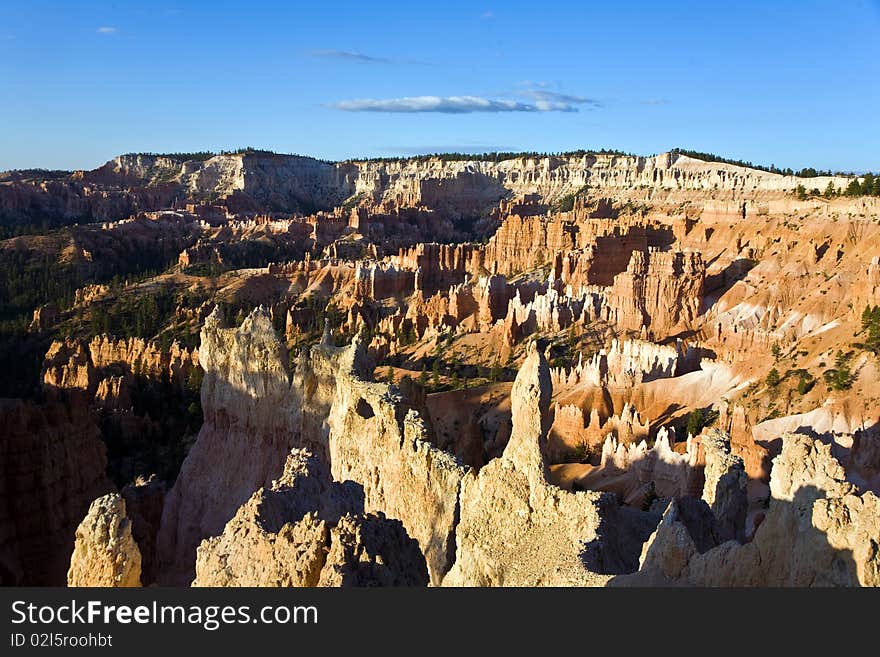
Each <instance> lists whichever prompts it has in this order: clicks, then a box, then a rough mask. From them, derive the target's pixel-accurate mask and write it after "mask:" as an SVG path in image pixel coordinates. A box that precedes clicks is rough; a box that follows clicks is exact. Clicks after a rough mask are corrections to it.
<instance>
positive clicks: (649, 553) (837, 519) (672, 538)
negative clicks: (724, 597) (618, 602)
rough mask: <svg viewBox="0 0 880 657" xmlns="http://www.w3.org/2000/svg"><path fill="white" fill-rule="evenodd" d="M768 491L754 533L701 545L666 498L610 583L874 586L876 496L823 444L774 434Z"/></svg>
mask: <svg viewBox="0 0 880 657" xmlns="http://www.w3.org/2000/svg"><path fill="white" fill-rule="evenodd" d="M782 442H783V445H782V452H781V453H780V454H779V455H778V456H777V457H776V458H774V459H773V470H772V472H771V477H770V488H771V493H772V498H771V500H770V507H769V509H768V511H767V514H766V517H765V519H764V521H763V522H762V523H761V524H760V526H759V527H758V528H757V530H756V532H755V536H754V539H753V540H752V541H750V542H748V543H745V544H741V543H740V542H738V541H736V540H729V541H726V542H724V543H721V544H720V545H718V546H717V547H711V548H710V549H705V547H703V546H700V545H698V543H697V541H695V539H694V536H693V532H692V531H690V530H689V529H688V527H687V526H686V525H687V523H685V522H683V520H682V517H681V513H680V510H679V509H678V508H677V507H676V506H675V505H671V506H670V508H669V509H667V511H666V514H665V516H664V518H663V521H662V522H661V524H660V526H659V527H658V529H657V531H656V532H655V533H654V534H653V535H652V536H651V538H649V539H648V541H647V542H646V543H645V546H644V549H643V552H642V560H641V568H640V570H639V572H638V573H635V574H632V575H626V576H621V577H619V578H616V579H615V581H614V582H612V583H613V584H615V585H642V586H644V585H651V584H655V585H656V584H659V585H670V584H677V585H690V586H878V585H880V539H878V536H880V520H878V519H880V499H878V498H877V496H876V495H874V493H872V492H865V493H862V494H858V492H857V489H856V488H855V487H854V486H853V485H852V484H850V483H849V482H847V481H846V479H845V473H844V470H843V467H842V466H841V465H840V464H839V463H838V462H837V461H836V460H835V459H834V458H833V457H832V455H831V449H830V447H829V446H828V445H825V444H823V443H821V442H816V441H814V440H813V439H812V438H810V437H808V436H804V435H801V434H787V435H785V436H783V438H782Z"/></svg>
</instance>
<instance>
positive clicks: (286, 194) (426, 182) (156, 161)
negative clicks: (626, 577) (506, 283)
mask: <svg viewBox="0 0 880 657" xmlns="http://www.w3.org/2000/svg"><path fill="white" fill-rule="evenodd" d="M829 181H833V183H834V185H835V187H838V188H841V189H842V188H844V187H846V185H847V183H848V179H846V178H843V177H818V178H812V179H810V181H809V184H811V185H814V186H816V187H817V188H819V189H824V188H825V186H827V184H828V182H829ZM801 182H802V179H799V178H795V177H794V176H782V175H778V174H772V173H767V172H765V171H758V170H755V169H747V168H744V167H738V166H734V165H729V164H722V163H716V162H704V161H702V160H695V159H693V158H690V157H687V156H684V155H678V154H673V153H661V154H660V155H656V156H652V157H637V156H624V155H605V154H589V153H587V154H584V155H572V156H559V157H556V156H552V157H529V156H526V157H521V158H515V159H509V160H503V161H500V162H492V161H486V160H479V159H474V160H470V161H444V160H441V159H439V158H436V159H435V158H428V159H421V158H417V159H409V160H397V161H384V162H370V161H349V162H336V163H329V162H323V161H319V160H315V159H313V158H308V157H300V156H296V155H277V154H271V153H241V154H230V155H216V156H214V157H210V158H208V159H205V160H188V161H185V160H181V159H178V158H173V157H165V156H153V155H146V154H130V155H121V156H119V157H116V158H114V159H112V160H110V161H109V162H107V163H106V164H104V165H103V166H101V167H99V168H97V169H95V170H93V171H77V172H74V173H72V174H69V175H66V176H65V175H63V174H62V175H60V176H59V177H56V178H53V179H50V180H44V179H41V178H39V176H37V177H31V178H24V179H17V180H14V181H10V182H7V183H6V184H3V185H0V212H2V213H4V214H5V215H7V216H10V217H13V218H16V219H26V218H29V217H31V216H33V214H32V213H35V211H36V212H37V213H42V214H44V215H52V216H63V217H70V218H72V217H82V218H92V219H95V220H104V219H108V218H110V219H112V218H116V217H120V216H128V215H130V214H133V213H135V212H137V211H141V210H156V209H160V208H166V207H170V206H171V204H172V201H173V200H175V199H179V198H181V197H183V198H187V199H188V200H191V201H199V200H204V199H207V198H211V199H215V198H217V197H218V196H219V197H225V198H226V202H227V204H229V205H232V206H242V207H248V206H254V207H262V208H264V209H269V210H274V211H294V210H301V211H309V210H311V209H314V208H331V207H333V206H338V205H341V204H342V203H343V201H345V200H346V199H348V198H353V197H355V198H365V199H369V202H371V203H372V204H374V205H375V206H377V207H379V208H385V209H394V208H400V207H424V208H431V209H436V210H438V211H441V212H442V213H443V214H444V215H446V216H450V217H460V216H478V215H479V214H480V212H481V211H483V210H485V209H486V208H489V207H492V206H493V205H496V204H497V203H498V201H499V200H501V199H503V198H506V197H507V196H510V195H512V196H516V197H520V198H522V197H523V196H525V195H528V194H537V195H539V196H540V197H542V198H543V199H544V200H545V202H549V201H553V200H555V199H558V198H560V197H562V196H564V195H565V194H571V193H574V192H577V191H578V190H581V189H582V188H584V187H585V186H589V188H591V189H599V190H604V191H606V192H607V193H620V192H629V191H631V190H633V189H642V188H650V189H655V190H660V191H665V192H670V193H676V192H679V191H685V192H709V191H712V192H715V193H717V192H721V193H722V194H725V193H726V195H727V196H731V197H737V196H740V197H742V196H746V197H749V196H755V195H760V194H762V193H772V192H780V191H792V190H793V189H794V188H795V186H796V185H798V184H799V183H801ZM732 205H734V206H736V210H735V211H739V206H740V205H741V204H740V203H737V202H736V201H733V202H732Z"/></svg>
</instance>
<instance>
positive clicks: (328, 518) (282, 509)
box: [193, 449, 428, 587]
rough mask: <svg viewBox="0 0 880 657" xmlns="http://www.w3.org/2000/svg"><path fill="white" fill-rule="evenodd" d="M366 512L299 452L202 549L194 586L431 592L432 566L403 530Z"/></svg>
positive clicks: (352, 488)
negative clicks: (376, 588)
mask: <svg viewBox="0 0 880 657" xmlns="http://www.w3.org/2000/svg"><path fill="white" fill-rule="evenodd" d="M362 508H363V497H362V493H361V490H360V487H358V486H357V485H352V482H346V483H334V482H331V480H330V476H329V472H328V471H327V468H326V466H325V465H324V464H323V463H321V461H320V460H319V459H318V458H316V457H314V456H312V455H311V454H309V453H308V452H306V451H305V450H300V449H295V450H293V451H292V452H291V454H290V456H289V457H288V460H287V462H286V464H285V468H284V474H283V475H282V477H281V478H280V479H278V480H276V481H274V482H273V483H272V486H271V487H270V488H268V489H264V488H261V489H260V490H258V491H257V492H256V493H254V495H252V496H251V498H250V499H249V500H248V501H247V502H246V503H245V504H244V505H242V506H241V508H240V509H239V510H238V511H237V512H236V514H235V516H234V517H233V518H232V520H230V521H229V522H228V523H227V524H226V527H225V528H224V530H223V533H222V534H221V535H220V536H217V537H214V538H208V539H205V540H204V541H202V543H201V545H200V546H199V548H198V556H197V560H196V577H195V580H194V582H193V585H194V586H295V587H305V586H424V585H425V584H427V581H428V570H427V567H426V565H425V559H424V557H423V556H422V553H421V551H420V549H419V545H418V543H417V542H416V541H415V540H413V539H411V538H409V536H407V534H406V531H405V530H404V529H403V526H402V525H401V523H400V522H399V521H394V520H389V519H386V518H385V517H384V516H381V515H374V514H364V513H363V512H362ZM358 509H361V510H360V511H359V510H358Z"/></svg>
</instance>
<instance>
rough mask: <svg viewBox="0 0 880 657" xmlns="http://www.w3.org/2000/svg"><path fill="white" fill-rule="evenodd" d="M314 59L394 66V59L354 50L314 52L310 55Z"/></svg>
mask: <svg viewBox="0 0 880 657" xmlns="http://www.w3.org/2000/svg"><path fill="white" fill-rule="evenodd" d="M309 55H310V56H312V57H321V58H324V59H343V60H346V61H350V62H363V63H365V64H393V63H394V60H393V59H388V58H387V57H375V56H373V55H365V54H363V53H360V52H354V51H353V50H313V51H311V52H310V53H309Z"/></svg>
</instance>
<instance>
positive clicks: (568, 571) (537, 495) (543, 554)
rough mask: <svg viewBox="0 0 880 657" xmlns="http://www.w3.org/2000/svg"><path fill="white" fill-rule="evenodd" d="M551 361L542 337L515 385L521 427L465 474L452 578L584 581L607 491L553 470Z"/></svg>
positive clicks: (468, 581) (452, 581)
mask: <svg viewBox="0 0 880 657" xmlns="http://www.w3.org/2000/svg"><path fill="white" fill-rule="evenodd" d="M551 391H552V388H551V384H550V369H549V366H548V365H547V361H546V359H545V357H544V354H543V353H542V352H541V351H540V350H539V349H538V348H537V347H536V345H535V344H534V343H532V344H531V345H530V346H529V355H528V357H527V358H526V360H525V362H524V363H523V365H522V368H521V369H520V372H519V374H518V375H517V378H516V381H515V383H514V386H513V390H512V392H511V402H512V412H513V430H512V433H511V437H510V441H509V442H508V444H507V447H506V448H505V450H504V453H503V455H502V456H501V457H500V458H497V459H494V460H493V461H491V462H490V463H489V464H488V465H486V466H484V467H483V468H482V469H481V470H480V472H479V473H478V474H477V475H476V476H471V477H467V478H465V480H464V481H463V483H462V490H461V496H460V505H461V511H460V515H461V520H460V522H459V524H458V527H457V529H456V533H455V544H456V546H457V551H456V561H455V565H454V566H453V567H452V569H451V570H450V572H449V574H448V575H447V576H446V577H445V578H444V580H443V584H444V586H539V585H543V586H582V585H590V584H593V585H595V584H597V583H599V582H601V581H602V580H603V577H602V576H601V575H597V574H596V573H594V572H591V571H590V570H589V569H588V568H587V566H586V565H585V557H584V553H585V551H586V546H587V544H588V543H590V542H592V541H594V540H595V539H596V537H597V533H596V532H597V529H598V527H599V524H600V521H601V518H600V511H599V505H598V501H599V500H600V498H601V497H602V495H601V494H600V493H592V492H576V493H572V492H569V491H566V490H563V489H561V488H558V487H557V486H554V485H552V484H549V483H548V482H547V480H546V477H545V463H544V449H545V442H546V435H547V430H548V428H549V426H548V420H549V418H548V407H549V404H550V394H551Z"/></svg>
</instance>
